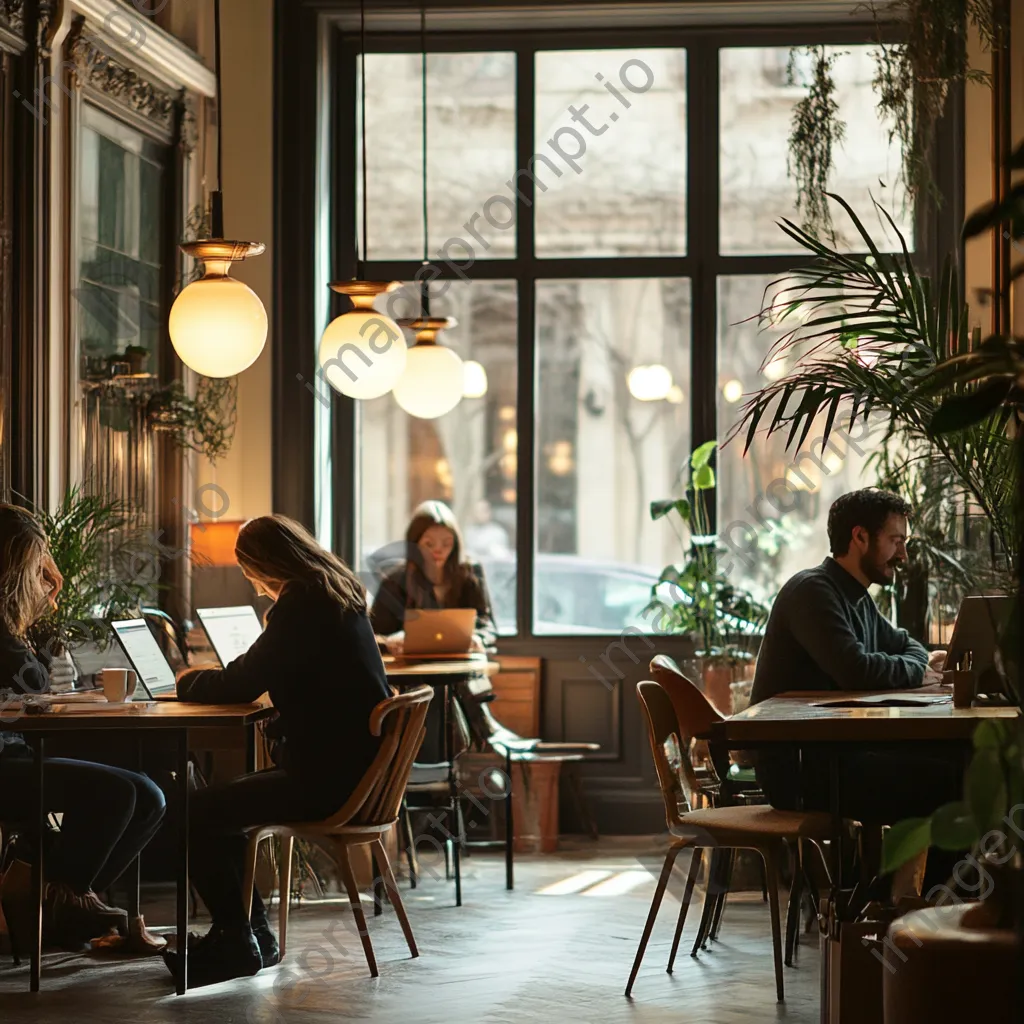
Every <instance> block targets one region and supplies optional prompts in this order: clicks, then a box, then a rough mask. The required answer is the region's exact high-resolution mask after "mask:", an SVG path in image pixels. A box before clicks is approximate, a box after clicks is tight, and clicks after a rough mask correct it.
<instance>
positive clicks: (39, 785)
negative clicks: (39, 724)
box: [29, 733, 47, 992]
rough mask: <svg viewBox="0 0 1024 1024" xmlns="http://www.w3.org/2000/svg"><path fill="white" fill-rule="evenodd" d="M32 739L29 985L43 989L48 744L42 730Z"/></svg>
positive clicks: (36, 989) (33, 989) (34, 990)
mask: <svg viewBox="0 0 1024 1024" xmlns="http://www.w3.org/2000/svg"><path fill="white" fill-rule="evenodd" d="M30 736H31V739H30V742H31V744H32V750H33V753H34V754H35V759H36V786H35V788H36V814H35V821H34V822H33V823H32V831H33V832H34V833H35V848H36V855H35V857H34V858H33V860H32V896H33V898H34V899H35V903H36V912H35V914H34V918H35V935H31V936H30V939H31V942H32V956H31V963H32V966H31V968H30V976H29V988H30V990H31V991H32V992H38V991H39V975H40V972H41V969H42V963H43V845H44V841H45V839H46V819H47V814H46V793H45V790H44V786H43V757H44V754H45V747H46V743H45V740H44V738H43V736H42V734H41V733H37V734H34V735H32V734H30Z"/></svg>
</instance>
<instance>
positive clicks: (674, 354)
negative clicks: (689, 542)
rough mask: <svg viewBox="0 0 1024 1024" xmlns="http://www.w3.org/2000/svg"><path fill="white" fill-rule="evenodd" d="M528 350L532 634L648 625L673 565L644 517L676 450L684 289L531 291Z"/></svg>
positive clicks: (635, 282)
mask: <svg viewBox="0 0 1024 1024" xmlns="http://www.w3.org/2000/svg"><path fill="white" fill-rule="evenodd" d="M537 344H538V350H539V365H538V383H537V387H538V395H537V462H536V466H537V471H536V472H537V516H536V529H537V538H536V541H537V553H536V556H535V562H534V630H535V631H536V632H538V633H567V634H572V633H594V632H599V633H618V632H621V631H622V629H624V628H625V627H627V626H631V625H634V626H637V627H639V628H641V629H649V623H647V622H646V621H645V620H643V619H641V618H640V612H641V611H642V610H643V608H644V607H645V606H646V604H647V602H648V600H649V599H650V591H651V586H652V584H653V583H654V582H655V581H656V580H657V578H658V576H659V574H660V572H661V570H662V568H663V567H664V566H665V565H666V564H667V563H669V562H671V561H676V560H677V559H678V557H679V550H678V541H677V539H676V537H675V535H674V534H673V533H672V530H671V528H670V527H669V526H667V525H666V523H665V522H658V523H654V522H651V519H650V515H649V512H648V509H649V506H650V503H651V502H652V501H655V500H657V499H660V498H667V497H669V496H680V493H681V492H680V490H679V487H680V468H681V467H682V466H683V465H684V463H685V462H686V460H687V459H688V458H689V454H690V398H691V392H690V282H689V281H688V280H683V279H675V278H663V279H658V278H653V279H642V278H636V279H633V278H630V279H622V280H580V281H542V282H540V283H539V284H538V286H537ZM638 396H639V397H638Z"/></svg>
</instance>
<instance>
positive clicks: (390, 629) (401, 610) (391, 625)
mask: <svg viewBox="0 0 1024 1024" xmlns="http://www.w3.org/2000/svg"><path fill="white" fill-rule="evenodd" d="M407 566H408V563H407V562H403V563H402V564H401V565H400V566H398V567H397V568H396V569H392V570H391V572H389V573H388V574H387V575H386V576H385V577H384V579H383V580H381V584H380V588H379V589H378V591H377V596H376V597H375V598H374V601H373V608H372V609H371V610H370V622H371V623H372V624H373V631H374V633H377V634H379V635H381V636H390V635H391V634H392V633H397V632H398V631H399V630H401V629H402V628H403V627H404V625H405V611H406V609H407V608H440V607H442V606H441V604H440V603H439V602H438V600H437V595H436V594H435V593H434V587H433V584H432V583H431V582H430V580H428V579H427V577H426V576H425V575H424V573H423V572H422V571H421V570H420V568H419V566H415V565H414V566H413V567H412V585H411V586H409V574H408V573H407V571H406V569H407ZM444 607H445V608H475V609H476V634H477V636H479V637H480V640H481V642H482V643H483V644H484V646H485V647H486V646H488V645H490V644H492V643H494V641H495V638H496V637H497V635H498V631H497V630H496V629H495V627H494V618H493V616H492V614H491V598H490V595H489V594H488V593H487V583H486V582H485V581H484V570H483V568H482V567H481V566H479V565H472V566H470V572H468V573H467V574H466V575H465V576H464V578H463V580H462V585H461V586H459V587H457V588H456V589H455V590H454V591H452V592H450V593H449V594H448V595H447V600H446V601H445V603H444Z"/></svg>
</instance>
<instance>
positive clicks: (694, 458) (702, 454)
mask: <svg viewBox="0 0 1024 1024" xmlns="http://www.w3.org/2000/svg"><path fill="white" fill-rule="evenodd" d="M717 447H718V442H717V441H705V442H704V444H702V445H701V446H700V447H699V448H697V449H696V450H695V451H694V453H693V454H692V455H691V456H690V468H691V469H693V470H698V469H701V468H703V467H704V466H706V465H707V464H708V463H709V462H710V461H711V455H712V453H713V452H714V450H715V449H716V448H717Z"/></svg>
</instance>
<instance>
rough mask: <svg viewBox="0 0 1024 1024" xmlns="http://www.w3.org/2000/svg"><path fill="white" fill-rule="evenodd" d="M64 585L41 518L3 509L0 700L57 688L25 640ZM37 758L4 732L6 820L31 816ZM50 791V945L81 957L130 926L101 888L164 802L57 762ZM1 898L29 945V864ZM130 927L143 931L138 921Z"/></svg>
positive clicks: (106, 771)
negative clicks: (56, 822)
mask: <svg viewBox="0 0 1024 1024" xmlns="http://www.w3.org/2000/svg"><path fill="white" fill-rule="evenodd" d="M63 585H64V580H63V578H62V576H61V574H60V572H59V570H58V569H57V566H56V565H55V564H54V561H53V558H52V556H51V555H50V551H49V546H48V542H47V539H46V534H45V533H44V532H43V528H42V526H40V525H39V522H38V520H37V519H36V518H35V517H34V516H33V515H32V514H31V513H29V512H27V511H26V510H25V509H23V508H20V507H18V506H17V505H0V692H4V691H6V692H7V693H9V694H10V695H11V697H12V698H13V699H14V700H17V699H19V698H22V697H25V696H31V695H33V694H40V693H46V692H48V691H49V689H50V672H49V669H50V661H51V654H52V652H51V651H49V650H46V649H40V650H36V649H35V648H33V646H32V644H31V643H30V642H29V640H28V637H27V634H28V631H29V629H30V628H31V627H32V626H33V625H34V624H35V623H36V622H37V621H38V620H39V619H41V618H42V617H43V616H45V615H46V614H47V613H48V612H49V610H50V609H51V608H56V606H57V599H58V596H59V594H60V592H61V588H62V587H63ZM9 706H10V705H8V703H7V701H6V700H5V701H4V709H5V710H6V709H7V708H8V707H9ZM33 759H34V755H33V754H32V752H31V751H30V749H29V748H28V746H27V745H26V743H25V741H24V739H23V738H22V737H21V736H20V735H18V734H17V733H15V732H6V731H5V732H2V733H0V822H4V823H14V824H19V823H22V824H23V823H25V822H27V821H31V820H32V819H33V818H34V816H35V813H36V810H35V803H34V798H33V795H32V794H33V791H34V779H35V773H36V767H35V764H34V760H33ZM43 791H44V793H45V796H46V801H47V804H48V809H49V810H50V811H52V812H57V813H61V814H62V819H61V827H60V833H59V834H58V835H57V837H56V841H55V842H54V843H53V846H52V849H51V848H50V847H47V850H46V860H45V866H46V876H47V878H46V881H47V884H46V897H45V901H44V904H43V939H44V941H46V942H48V943H52V944H53V945H57V946H61V947H64V948H67V949H79V948H81V947H83V946H84V945H85V944H86V943H87V942H88V941H89V940H90V939H94V938H98V937H101V936H104V935H106V933H107V932H109V931H110V930H111V929H112V928H113V927H118V928H121V929H122V930H124V929H125V928H126V927H127V926H128V925H129V922H128V920H127V915H126V913H125V911H123V910H120V909H118V908H116V907H108V906H107V905H106V904H104V903H103V902H102V901H101V900H100V899H99V897H98V896H97V895H96V890H97V889H98V890H99V891H101V892H102V891H103V890H105V889H107V888H109V887H110V885H111V884H112V883H113V882H115V881H116V880H117V879H118V877H120V875H121V874H122V873H123V872H124V870H125V869H126V868H127V867H128V865H129V864H131V863H132V861H134V860H135V858H136V857H137V856H138V855H139V853H140V852H141V851H142V849H143V848H144V847H145V846H146V844H147V843H148V842H149V841H150V840H151V839H152V838H153V836H154V835H155V834H156V831H157V829H158V828H159V827H160V822H161V821H162V820H163V816H164V809H165V806H166V805H165V801H164V795H163V792H162V791H161V790H160V787H159V786H157V785H156V783H154V782H152V781H151V780H150V779H148V778H147V777H146V776H144V775H140V774H138V773H137V772H129V771H125V770H123V769H121V768H114V767H110V766H108V765H102V764H94V763H93V762H91V761H75V760H69V759H67V758H57V757H54V758H46V759H45V760H44V762H43ZM0 900H2V903H3V909H4V915H5V917H6V918H7V923H8V928H9V930H10V932H11V938H12V941H14V942H16V941H17V940H18V938H19V934H18V933H19V932H21V933H22V935H23V936H24V938H25V940H26V941H28V937H29V935H30V934H31V932H32V931H33V930H34V925H33V924H32V918H33V916H34V913H35V912H36V911H35V901H34V900H33V898H32V895H31V893H30V891H29V870H28V865H27V863H26V862H25V861H22V860H15V861H14V862H13V864H12V865H11V866H10V868H9V869H8V871H7V873H6V874H5V875H4V878H3V882H2V884H0ZM133 929H134V931H135V932H136V933H140V932H141V919H139V920H138V921H136V922H134V923H133Z"/></svg>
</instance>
